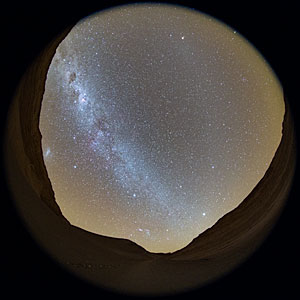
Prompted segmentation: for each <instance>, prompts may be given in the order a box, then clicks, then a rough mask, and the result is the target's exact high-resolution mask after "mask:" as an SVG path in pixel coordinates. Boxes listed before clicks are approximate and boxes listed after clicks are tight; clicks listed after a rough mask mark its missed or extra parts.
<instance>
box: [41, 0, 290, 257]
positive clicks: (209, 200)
mask: <svg viewBox="0 0 300 300" xmlns="http://www.w3.org/2000/svg"><path fill="white" fill-rule="evenodd" d="M283 114H284V102H283V93H282V89H281V86H280V84H279V82H278V80H277V78H276V76H275V75H274V73H273V72H272V70H271V69H270V67H269V66H268V65H267V63H266V62H265V61H264V59H263V58H262V57H261V56H260V55H259V54H258V53H257V51H256V50H255V49H254V48H253V47H252V46H251V45H250V44H249V43H248V42H247V41H246V40H244V39H243V38H242V37H241V36H240V35H239V34H238V33H237V32H236V31H234V30H233V29H231V28H229V27H226V26H225V25H224V24H222V23H220V22H218V21H216V20H214V19H212V18H210V17H209V16H206V15H203V14H201V13H199V12H196V11H193V10H190V9H185V8H182V7H178V6H167V5H154V4H151V5H150V4H144V5H129V6H123V7H118V8H115V9H111V10H106V11H103V12H100V13H97V14H94V15H92V16H90V17H88V18H85V19H83V20H81V21H80V22H79V23H78V24H77V25H76V26H75V27H74V28H73V29H72V30H71V32H70V33H69V34H68V36H67V37H66V38H65V39H64V40H63V41H62V43H61V44H60V45H59V47H58V48H57V51H56V54H55V56H54V58H53V60H52V63H51V65H50V68H49V71H48V76H47V81H46V87H45V93H44V97H43V102H42V109H41V115H40V130H41V133H42V148H43V154H44V160H45V164H46V167H47V171H48V174H49V178H50V180H51V183H52V186H53V190H54V192H55V198H56V201H57V203H58V205H59V206H60V208H61V210H62V213H63V214H64V216H65V217H66V218H67V219H68V220H69V221H70V222H71V223H72V224H74V225H76V226H79V227H81V228H84V229H86V230H88V231H91V232H95V233H99V234H101V235H107V236H112V237H121V238H127V239H130V240H133V241H134V242H136V243H138V244H139V245H141V246H143V247H144V248H146V249H147V250H149V251H152V252H171V251H175V250H178V249H180V248H182V247H184V246H186V245H187V244H188V243H189V242H191V240H192V239H193V238H195V237H197V236H198V235H199V234H200V233H201V232H203V231H204V230H206V229H207V228H209V227H211V226H212V225H213V224H214V223H215V222H216V221H217V220H218V219H219V218H220V217H222V216H223V215H224V214H226V213H227V212H229V211H230V210H232V209H233V208H235V207H236V206H237V205H238V204H240V203H241V202H242V200H243V199H244V198H245V197H246V196H247V195H248V194H249V193H250V192H251V190H252V189H253V188H254V186H255V185H256V184H257V183H258V181H259V180H260V179H261V178H262V176H263V175H264V173H265V171H266V170H267V168H268V166H269V164H270V162H271V160H272V158H273V156H274V153H275V151H276V149H277V147H278V145H279V142H280V139H281V126H282V121H283Z"/></svg>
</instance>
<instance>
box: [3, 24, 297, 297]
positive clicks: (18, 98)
mask: <svg viewBox="0 0 300 300" xmlns="http://www.w3.org/2000/svg"><path fill="white" fill-rule="evenodd" d="M69 30H70V29H68V30H66V31H65V32H64V33H62V35H61V36H59V37H58V38H57V39H56V40H54V41H53V42H52V43H51V44H50V45H49V46H48V47H47V48H46V49H45V50H44V51H43V53H41V55H40V56H39V57H38V58H37V59H36V61H35V62H34V63H33V64H32V66H31V67H30V68H29V69H28V71H27V72H26V74H25V75H24V77H23V79H22V80H21V82H20V85H19V88H18V90H17V91H16V94H15V99H14V101H13V103H12V106H11V109H10V111H9V116H8V124H7V131H6V143H5V158H6V169H7V178H8V182H9V185H10V188H11V190H12V194H13V196H14V199H15V202H16V206H17V208H18V210H19V211H20V214H21V215H22V216H23V218H24V220H25V223H26V224H27V226H28V229H29V231H30V232H31V233H32V235H33V236H34V238H35V239H36V240H37V241H38V243H39V244H40V245H41V246H42V247H43V248H44V249H45V250H46V252H48V253H49V255H51V256H52V257H54V258H55V259H56V260H57V261H58V262H60V263H61V264H62V265H63V266H65V267H66V268H67V269H68V270H70V271H71V272H74V273H75V274H77V275H78V276H79V277H81V278H84V279H87V280H88V281H91V282H93V283H94V284H96V285H100V286H101V287H104V288H108V289H112V290H117V291H121V292H125V293H130V294H147V295H148V294H151V295H161V294H172V293H176V292H180V291H184V290H187V289H190V288H193V287H199V286H202V285H204V284H206V283H208V282H210V281H212V280H215V279H216V278H219V277H220V276H222V275H224V274H226V273H227V272H229V271H230V270H232V269H233V268H235V267H236V266H238V265H239V264H240V263H242V262H243V261H244V260H245V259H246V258H247V257H248V256H249V255H250V254H251V253H253V251H255V249H257V247H258V246H259V245H260V244H261V243H262V242H263V240H264V238H265V237H266V236H267V234H268V233H269V232H270V230H271V229H272V227H273V225H274V222H275V221H276V219H277V218H278V216H279V214H280V212H281V210H282V207H283V206H284V203H285V200H286V198H287V195H288V192H289V188H290V186H291V183H292V177H293V174H294V168H295V156H296V150H295V139H294V129H293V128H294V127H293V122H292V119H291V114H290V109H289V106H288V104H287V101H286V112H285V117H284V122H283V135H282V140H281V143H280V145H279V147H278V149H277V151H276V153H275V156H274V158H273V160H272V163H271V165H270V167H269V169H268V170H267V172H266V174H265V175H264V177H263V178H262V179H261V181H260V182H259V183H258V184H257V186H256V187H255V188H254V190H253V191H252V192H251V193H250V194H249V196H248V197H247V198H246V199H245V200H244V201H243V202H242V203H241V204H240V205H239V206H238V207H237V208H236V209H234V210H233V211H231V212H230V213H228V214H226V215H225V216H224V217H222V218H221V219H220V220H219V221H218V222H217V223H216V224H215V225H214V226H212V227H211V228H210V229H208V230H206V231H205V232H204V233H202V234H200V235H199V236H198V237H197V238H195V239H194V240H193V241H192V242H191V243H190V244H189V245H188V246H186V247H185V248H183V249H181V250H179V251H176V252H174V253H170V254H153V253H150V252H148V251H146V250H145V249H143V248H142V247H140V246H138V245H137V244H135V243H134V242H131V241H129V240H125V239H118V238H111V237H105V236H101V235H97V234H93V233H90V232H87V231H85V230H83V229H80V228H78V227H76V226H73V225H71V224H70V223H69V222H68V220H66V219H65V218H64V216H63V215H62V213H61V210H60V208H59V206H58V205H57V204H56V202H55V195H54V192H53V190H52V187H51V182H50V180H49V178H48V175H47V170H46V167H45V165H44V162H43V157H42V148H41V138H42V136H41V134H40V132H39V113H40V108H41V101H42V96H43V92H44V88H45V80H46V75H47V71H48V68H49V65H50V62H51V59H52V57H53V55H54V53H55V49H56V48H57V46H58V44H59V43H60V41H61V40H62V39H63V38H64V37H65V36H66V35H67V34H68V32H69Z"/></svg>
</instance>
